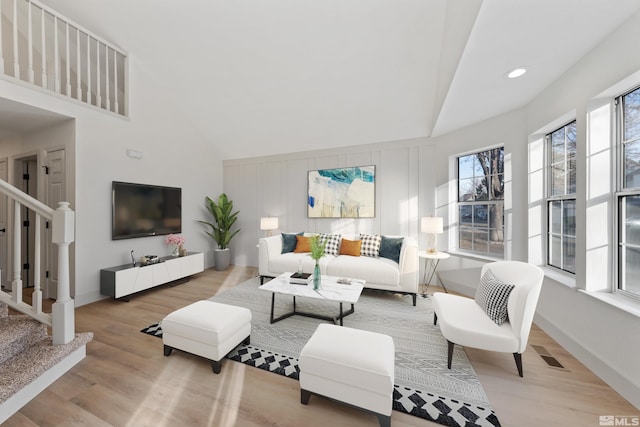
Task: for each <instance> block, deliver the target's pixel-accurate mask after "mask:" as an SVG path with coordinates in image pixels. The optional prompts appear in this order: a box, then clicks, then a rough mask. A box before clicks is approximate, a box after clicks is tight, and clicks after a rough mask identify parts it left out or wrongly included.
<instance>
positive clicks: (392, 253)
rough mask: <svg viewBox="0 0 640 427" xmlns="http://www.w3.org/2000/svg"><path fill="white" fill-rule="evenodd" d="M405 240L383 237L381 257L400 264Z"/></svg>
mask: <svg viewBox="0 0 640 427" xmlns="http://www.w3.org/2000/svg"><path fill="white" fill-rule="evenodd" d="M403 240H404V237H387V236H382V239H381V240H380V256H381V257H383V258H388V259H390V260H392V261H395V262H398V263H399V262H400V250H401V249H402V241H403Z"/></svg>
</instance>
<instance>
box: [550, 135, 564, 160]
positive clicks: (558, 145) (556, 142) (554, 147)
mask: <svg viewBox="0 0 640 427" xmlns="http://www.w3.org/2000/svg"><path fill="white" fill-rule="evenodd" d="M564 145H565V144H564V128H562V129H558V130H557V131H555V132H553V133H552V134H551V163H560V162H564V160H565V158H564Z"/></svg>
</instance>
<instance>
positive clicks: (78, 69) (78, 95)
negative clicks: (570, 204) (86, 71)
mask: <svg viewBox="0 0 640 427" xmlns="http://www.w3.org/2000/svg"><path fill="white" fill-rule="evenodd" d="M76 64H78V65H77V66H76V88H77V89H76V98H77V99H78V100H80V101H82V79H81V77H82V73H81V70H82V65H80V28H76Z"/></svg>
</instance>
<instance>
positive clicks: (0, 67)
mask: <svg viewBox="0 0 640 427" xmlns="http://www.w3.org/2000/svg"><path fill="white" fill-rule="evenodd" d="M0 18H2V2H1V1H0ZM0 35H2V19H0ZM0 38H2V37H0ZM0 73H2V74H4V53H3V52H2V43H0Z"/></svg>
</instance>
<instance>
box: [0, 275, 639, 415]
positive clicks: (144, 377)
mask: <svg viewBox="0 0 640 427" xmlns="http://www.w3.org/2000/svg"><path fill="white" fill-rule="evenodd" d="M255 274H256V270H255V268H245V267H231V268H230V269H229V270H228V271H226V272H217V271H214V270H207V271H205V272H204V273H201V274H199V275H197V276H194V277H193V278H192V279H191V280H190V281H189V282H187V283H184V284H181V285H176V286H173V287H172V286H164V287H161V288H156V289H153V290H150V291H146V292H144V293H141V294H139V295H136V296H134V297H133V298H132V299H131V301H130V302H128V303H127V302H120V301H114V300H111V299H108V300H102V301H99V302H96V303H93V304H89V305H86V306H83V307H79V308H78V309H77V310H76V330H77V331H78V332H85V331H92V332H93V333H94V340H93V341H92V342H91V343H89V345H88V346H87V357H86V358H85V359H84V360H83V361H81V362H80V363H79V364H78V365H77V366H75V367H74V368H73V369H72V370H71V371H70V372H68V373H67V374H66V375H64V376H63V377H62V378H60V379H59V380H58V381H56V382H55V383H54V384H53V385H51V386H50V387H49V388H47V389H46V390H45V391H43V392H42V393H41V394H40V395H38V396H37V397H36V398H35V399H34V400H33V401H31V402H30V403H29V404H27V405H26V406H24V407H23V408H22V409H21V410H20V411H19V412H18V413H16V414H15V415H14V416H13V417H11V418H10V419H9V420H7V422H6V423H5V424H4V426H6V427H13V426H109V425H111V426H130V427H140V426H150V427H158V426H182V427H189V426H216V427H218V426H221V427H230V426H249V427H251V426H282V427H298V426H301V425H304V426H305V427H316V426H318V427H319V426H345V427H346V426H354V427H359V426H376V425H377V419H376V417H375V416H373V415H371V414H367V413H364V412H361V411H359V410H357V409H354V408H350V407H346V406H344V405H340V404H338V403H335V402H332V401H330V400H328V399H325V398H322V397H318V396H312V397H311V401H310V403H309V405H308V406H304V405H301V404H300V396H299V385H298V382H297V381H295V380H291V379H288V378H285V377H283V376H280V375H275V374H271V373H268V372H266V371H263V370H261V369H257V368H253V367H250V366H247V365H244V364H241V363H236V362H232V361H229V360H227V361H225V362H223V366H222V372H221V373H220V375H215V374H213V373H212V371H211V367H210V364H209V362H207V361H206V360H204V359H201V358H199V357H196V356H192V355H189V354H186V353H182V352H179V351H174V352H173V353H172V355H171V356H170V357H164V356H163V354H162V340H160V339H158V338H155V337H152V336H149V335H145V334H142V333H140V329H142V328H143V327H145V326H148V325H150V324H152V323H156V322H158V321H159V320H160V319H162V318H163V317H164V316H165V315H166V314H168V313H169V312H171V311H173V310H175V309H177V308H179V307H183V306H185V305H187V304H189V303H191V302H193V301H196V300H199V299H206V298H209V297H211V296H213V295H214V294H216V293H219V292H223V291H224V290H225V289H227V288H229V287H232V286H234V285H236V284H238V283H241V282H242V281H244V280H246V279H248V278H250V277H253V276H254V275H255ZM429 290H430V291H431V292H433V291H436V292H437V291H439V289H438V288H433V287H432V288H430V289H429ZM529 343H530V344H533V345H540V346H544V347H545V348H546V349H547V350H548V351H549V352H550V353H551V354H552V355H553V356H555V357H556V358H557V359H558V360H559V361H560V363H562V364H563V365H564V366H565V367H566V369H564V370H559V369H557V368H550V367H548V366H547V364H546V363H545V362H544V361H543V360H542V359H541V358H540V356H539V355H538V354H537V353H536V352H535V351H534V350H533V349H532V348H531V346H529V348H528V349H527V351H526V352H525V354H524V355H523V363H524V375H525V376H524V378H520V377H519V376H518V374H517V371H516V367H515V363H514V361H513V356H512V355H511V354H501V353H494V352H486V351H478V350H474V349H466V352H467V354H468V356H469V359H470V360H471V362H472V364H473V367H474V368H475V370H476V372H477V373H478V376H479V378H480V381H481V383H482V385H483V386H484V389H485V391H486V392H487V395H488V396H489V400H490V401H491V404H492V406H493V408H494V410H495V411H496V414H497V416H498V418H499V420H500V421H501V423H502V425H503V426H517V427H534V426H536V427H537V426H541V427H542V426H544V427H547V426H563V427H573V426H576V427H578V426H580V427H582V426H587V427H588V426H598V425H599V415H608V414H611V415H638V414H639V413H640V411H638V410H637V409H635V408H634V407H633V406H632V405H631V404H629V403H628V402H627V401H626V400H624V399H623V398H622V397H621V396H620V395H618V394H617V393H616V392H614V391H613V390H612V389H611V388H610V387H608V386H607V385H606V384H605V383H604V382H602V381H601V380H600V379H599V378H597V377H596V376H595V375H594V374H593V373H591V372H590V371H589V370H588V369H587V368H585V367H584V366H583V365H582V364H581V363H580V362H578V361H577V360H576V359H575V358H573V357H572V356H571V355H570V354H568V353H567V352H566V351H565V350H564V349H563V348H562V347H560V346H559V345H558V344H557V343H556V342H554V341H553V340H552V339H551V338H549V337H548V336H547V335H546V334H545V333H544V332H542V331H541V330H540V329H539V328H537V327H535V326H534V328H533V330H532V333H531V337H530V340H529ZM391 420H392V425H393V426H436V425H438V424H434V423H431V422H428V421H425V420H422V419H419V418H417V417H413V416H410V415H407V414H402V413H399V412H397V411H393V414H392V417H391Z"/></svg>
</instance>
